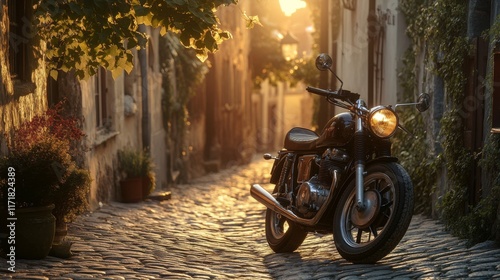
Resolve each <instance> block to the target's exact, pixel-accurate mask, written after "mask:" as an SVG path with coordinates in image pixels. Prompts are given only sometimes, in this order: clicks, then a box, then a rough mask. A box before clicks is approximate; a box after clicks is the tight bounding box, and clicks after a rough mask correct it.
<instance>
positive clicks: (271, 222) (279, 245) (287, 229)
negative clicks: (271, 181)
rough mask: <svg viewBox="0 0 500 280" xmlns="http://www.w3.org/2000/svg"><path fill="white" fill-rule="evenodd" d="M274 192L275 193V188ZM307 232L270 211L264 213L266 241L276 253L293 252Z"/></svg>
mask: <svg viewBox="0 0 500 280" xmlns="http://www.w3.org/2000/svg"><path fill="white" fill-rule="evenodd" d="M274 192H277V189H276V188H275V190H274ZM306 236H307V231H305V230H303V229H302V228H301V227H300V226H298V225H297V224H295V223H293V222H290V221H289V220H287V219H286V218H285V217H283V216H281V215H280V214H278V213H276V212H274V211H273V210H271V209H269V208H268V209H267V211H266V239H267V243H268V244H269V247H271V249H273V251H274V252H276V253H286V252H293V251H295V250H296V249H297V248H298V247H299V246H300V245H301V244H302V242H304V239H305V238H306Z"/></svg>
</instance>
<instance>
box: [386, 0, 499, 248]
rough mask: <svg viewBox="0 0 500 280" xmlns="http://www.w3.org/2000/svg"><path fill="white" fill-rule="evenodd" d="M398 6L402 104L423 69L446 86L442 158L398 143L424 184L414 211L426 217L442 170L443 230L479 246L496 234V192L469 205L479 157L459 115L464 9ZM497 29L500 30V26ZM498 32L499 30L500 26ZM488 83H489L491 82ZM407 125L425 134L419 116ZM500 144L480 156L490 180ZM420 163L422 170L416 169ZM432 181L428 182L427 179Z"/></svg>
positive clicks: (436, 0)
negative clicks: (403, 25)
mask: <svg viewBox="0 0 500 280" xmlns="http://www.w3.org/2000/svg"><path fill="white" fill-rule="evenodd" d="M400 5H401V6H400V8H401V11H402V12H403V13H404V15H405V18H406V21H407V24H408V28H407V34H408V36H409V38H410V40H411V47H410V48H409V50H408V52H407V55H406V56H405V59H404V65H405V67H404V69H403V71H402V72H401V74H400V81H401V85H402V86H403V88H404V89H405V91H406V92H410V94H409V93H407V94H406V96H405V98H406V99H407V98H410V99H411V98H413V96H412V94H411V93H413V92H415V89H416V87H417V79H416V73H418V72H419V67H426V69H428V70H430V71H431V72H432V73H433V74H435V75H436V76H438V77H440V78H441V79H442V80H443V81H444V87H445V104H444V115H443V118H442V120H441V122H440V126H441V131H440V134H439V140H440V144H441V146H442V147H443V151H442V153H441V154H439V155H437V156H436V157H435V159H432V158H427V157H425V154H426V145H425V143H424V141H416V142H417V144H415V145H412V144H410V143H408V142H407V141H406V139H405V138H404V137H400V138H398V140H397V141H396V147H395V149H399V150H400V151H402V152H401V155H402V158H403V159H402V161H403V162H406V163H407V164H408V168H409V169H411V168H415V170H414V171H412V172H413V173H414V174H413V177H414V178H415V175H416V178H423V180H422V181H423V182H422V181H417V183H416V186H415V191H416V197H417V205H419V204H418V202H419V199H420V201H421V202H422V203H424V204H420V205H421V206H422V208H421V209H419V210H423V211H424V212H428V211H429V209H430V208H431V207H432V205H430V204H429V203H430V200H428V201H429V202H425V201H422V199H424V200H425V198H428V196H429V195H430V194H431V193H432V187H431V186H432V185H433V182H432V181H433V180H434V181H435V180H437V177H436V173H435V171H434V170H436V169H437V168H438V167H440V166H441V165H442V164H444V167H445V171H446V176H447V179H448V190H447V192H446V193H445V194H444V196H443V197H442V201H441V203H440V204H439V205H438V206H439V209H440V211H441V218H442V220H443V222H444V223H445V226H446V228H447V229H449V230H451V232H452V233H454V234H455V235H457V236H460V237H462V238H467V239H469V242H470V243H471V244H473V243H476V242H479V241H483V240H485V239H487V238H490V237H491V236H492V232H494V229H493V228H492V225H493V224H494V221H495V219H496V209H497V206H496V205H497V204H498V201H499V194H500V188H499V187H495V188H493V190H492V192H491V195H490V196H488V197H487V198H485V199H483V200H482V201H480V203H479V204H478V205H476V206H472V205H468V203H467V202H468V199H469V198H468V192H467V188H468V186H467V183H468V181H469V178H470V176H471V173H470V171H471V170H473V168H475V166H474V158H475V157H477V156H478V154H474V153H473V152H472V151H470V150H468V149H466V148H465V145H464V138H463V131H464V119H463V117H462V116H461V115H460V114H459V113H460V112H461V110H462V108H463V103H464V98H465V83H466V76H465V73H464V72H463V67H462V65H463V63H464V59H465V57H466V55H467V53H468V51H469V44H468V42H467V38H466V36H465V34H466V28H467V25H466V23H467V18H466V17H467V3H466V2H462V1H453V0H403V1H401V2H400ZM496 25H500V24H498V21H497V24H496ZM494 29H495V28H492V30H494ZM496 29H498V30H500V26H498V27H496ZM498 34H500V32H498ZM492 37H494V36H492ZM496 38H500V36H497V37H496ZM422 52H424V53H422ZM421 54H423V55H424V56H425V60H424V65H417V63H416V57H417V56H418V55H421ZM486 80H487V81H490V82H491V77H489V78H487V79H486ZM404 118H405V116H404V117H403V119H404ZM410 124H411V125H412V126H413V125H414V126H415V127H413V129H414V130H417V131H419V130H420V129H424V124H423V123H422V122H421V120H420V118H419V117H418V116H414V117H413V118H410ZM498 138H500V137H496V136H492V137H489V138H488V140H487V141H486V143H485V146H484V149H483V151H482V155H483V159H482V160H481V162H480V163H481V165H482V167H483V168H484V169H486V170H488V171H491V173H490V174H499V172H500V163H499V162H500V147H499V144H498V143H499V139H498ZM404 151H412V152H411V153H405V152H404ZM419 151H420V152H419ZM419 162H423V163H424V164H422V165H420V163H419ZM429 174H430V175H431V176H429ZM430 177H432V178H431V179H429V178H430ZM499 181H500V175H497V178H496V181H495V183H496V184H497V185H498V184H499ZM497 226H498V225H497Z"/></svg>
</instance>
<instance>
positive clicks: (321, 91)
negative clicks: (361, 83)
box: [306, 86, 359, 103]
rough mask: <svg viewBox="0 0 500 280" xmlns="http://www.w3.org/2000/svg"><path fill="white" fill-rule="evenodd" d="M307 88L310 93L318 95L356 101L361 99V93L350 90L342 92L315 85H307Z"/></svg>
mask: <svg viewBox="0 0 500 280" xmlns="http://www.w3.org/2000/svg"><path fill="white" fill-rule="evenodd" d="M306 90H307V91H308V92H310V93H314V94H317V95H321V96H325V97H329V96H332V97H333V98H337V99H340V100H344V101H346V100H349V101H351V102H353V103H354V102H356V101H357V100H358V99H359V94H357V93H354V92H350V91H348V90H342V91H340V93H339V92H338V91H330V90H326V89H322V88H315V87H309V86H308V87H307V88H306Z"/></svg>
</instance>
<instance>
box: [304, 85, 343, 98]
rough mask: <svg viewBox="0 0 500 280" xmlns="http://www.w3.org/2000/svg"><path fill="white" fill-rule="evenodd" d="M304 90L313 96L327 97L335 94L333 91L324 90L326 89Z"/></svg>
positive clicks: (313, 88)
mask: <svg viewBox="0 0 500 280" xmlns="http://www.w3.org/2000/svg"><path fill="white" fill-rule="evenodd" d="M306 90H307V91H308V92H310V93H314V94H317V95H321V96H326V97H327V96H329V95H331V94H335V93H336V92H335V91H329V90H326V89H322V88H315V87H309V86H308V87H306Z"/></svg>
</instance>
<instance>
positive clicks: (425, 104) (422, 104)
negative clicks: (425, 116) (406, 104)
mask: <svg viewBox="0 0 500 280" xmlns="http://www.w3.org/2000/svg"><path fill="white" fill-rule="evenodd" d="M430 106H431V97H430V95H429V94H427V93H421V94H420V95H419V96H418V100H417V104H416V107H417V110H418V111H419V112H424V111H427V109H429V107H430Z"/></svg>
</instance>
